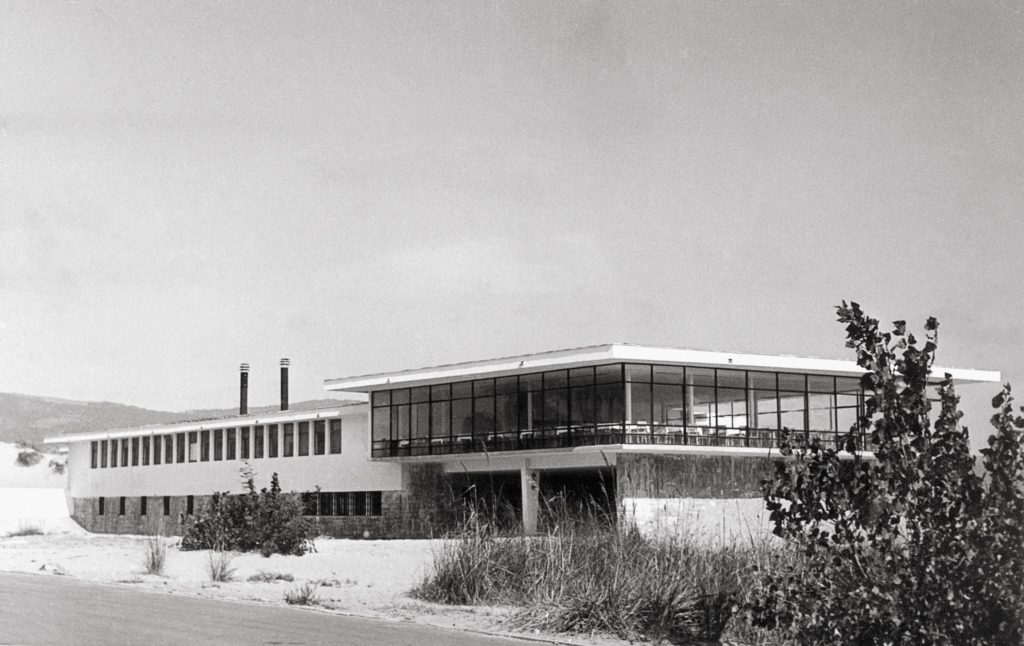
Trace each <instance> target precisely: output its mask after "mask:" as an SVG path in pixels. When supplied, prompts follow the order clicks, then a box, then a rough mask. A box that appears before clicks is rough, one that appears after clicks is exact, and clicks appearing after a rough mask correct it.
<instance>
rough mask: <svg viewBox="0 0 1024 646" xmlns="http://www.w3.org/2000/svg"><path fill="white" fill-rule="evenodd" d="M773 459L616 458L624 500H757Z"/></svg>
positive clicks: (664, 456) (705, 457) (702, 457)
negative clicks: (763, 479)
mask: <svg viewBox="0 0 1024 646" xmlns="http://www.w3.org/2000/svg"><path fill="white" fill-rule="evenodd" d="M773 462H774V460H773V459H772V458H766V457H755V456H730V455H650V454H647V455H644V454H624V453H620V454H619V455H618V456H617V457H616V487H617V493H618V499H619V502H620V504H621V501H622V499H623V498H757V497H759V496H760V495H761V494H760V490H759V486H760V482H761V480H762V478H766V477H768V476H770V475H771V474H772V469H773V466H772V463H773Z"/></svg>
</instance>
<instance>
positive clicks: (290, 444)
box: [281, 422, 295, 458]
mask: <svg viewBox="0 0 1024 646" xmlns="http://www.w3.org/2000/svg"><path fill="white" fill-rule="evenodd" d="M281 443H282V447H281V455H282V456H284V457H286V458H290V457H293V456H294V455H295V424H292V423H291V422H288V423H287V424H282V425H281Z"/></svg>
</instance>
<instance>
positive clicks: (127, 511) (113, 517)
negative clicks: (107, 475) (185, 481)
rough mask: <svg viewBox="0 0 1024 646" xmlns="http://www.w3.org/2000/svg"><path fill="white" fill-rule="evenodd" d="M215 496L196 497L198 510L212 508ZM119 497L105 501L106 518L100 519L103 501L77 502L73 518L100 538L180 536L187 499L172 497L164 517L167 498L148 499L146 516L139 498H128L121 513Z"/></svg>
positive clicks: (101, 517)
mask: <svg viewBox="0 0 1024 646" xmlns="http://www.w3.org/2000/svg"><path fill="white" fill-rule="evenodd" d="M210 498H211V496H193V501H194V502H193V504H194V508H195V509H196V510H199V509H201V508H202V507H203V506H204V505H206V504H208V503H209V501H210ZM119 501H120V498H119V497H117V496H108V497H107V498H105V499H104V510H103V515H100V513H99V508H100V503H99V498H74V499H73V502H74V511H73V512H72V514H71V517H72V518H74V519H75V521H77V522H78V524H79V525H81V526H82V527H84V528H85V529H86V530H88V531H90V532H94V533H96V534H144V535H154V534H160V535H163V536H176V535H180V534H181V531H182V527H181V520H182V518H183V517H184V515H185V512H186V511H187V509H188V507H187V505H188V497H187V496H171V507H170V513H169V514H167V515H164V497H163V496H148V497H147V498H146V515H145V516H143V515H142V513H141V509H142V501H141V499H140V498H139V497H138V496H126V497H125V501H124V514H123V515H122V514H120V513H119Z"/></svg>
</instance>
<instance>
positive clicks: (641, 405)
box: [626, 366, 653, 424]
mask: <svg viewBox="0 0 1024 646" xmlns="http://www.w3.org/2000/svg"><path fill="white" fill-rule="evenodd" d="M631 367H632V366H626V371H627V374H626V378H627V379H629V378H630V377H631V375H630V374H629V370H630V368H631ZM644 367H645V368H649V366H644ZM635 376H636V375H632V377H635ZM641 376H642V375H641ZM647 378H648V379H649V378H650V375H649V374H648V376H647ZM626 417H627V421H629V422H631V423H633V424H650V423H651V420H652V419H653V417H652V415H651V384H650V383H637V382H627V383H626Z"/></svg>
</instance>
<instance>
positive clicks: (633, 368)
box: [626, 363, 651, 383]
mask: <svg viewBox="0 0 1024 646" xmlns="http://www.w3.org/2000/svg"><path fill="white" fill-rule="evenodd" d="M650 380H651V367H650V366H647V365H639V364H635V363H627V364H626V381H640V382H644V383H647V382H649V381H650Z"/></svg>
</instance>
